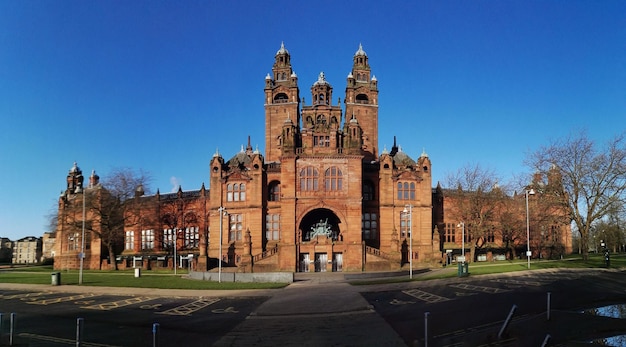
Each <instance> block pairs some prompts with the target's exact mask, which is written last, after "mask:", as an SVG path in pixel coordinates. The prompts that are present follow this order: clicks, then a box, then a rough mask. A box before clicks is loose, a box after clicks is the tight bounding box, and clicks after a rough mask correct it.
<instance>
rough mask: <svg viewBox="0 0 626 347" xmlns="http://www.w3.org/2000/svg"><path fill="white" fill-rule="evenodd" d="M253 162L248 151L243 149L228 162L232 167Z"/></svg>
mask: <svg viewBox="0 0 626 347" xmlns="http://www.w3.org/2000/svg"><path fill="white" fill-rule="evenodd" d="M251 162H252V160H251V159H250V157H249V156H248V155H247V154H246V152H244V151H241V152H239V153H237V154H235V156H233V157H232V158H230V160H228V162H227V164H228V166H230V167H235V166H240V165H247V164H250V163H251Z"/></svg>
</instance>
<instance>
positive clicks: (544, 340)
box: [541, 334, 552, 347]
mask: <svg viewBox="0 0 626 347" xmlns="http://www.w3.org/2000/svg"><path fill="white" fill-rule="evenodd" d="M550 338H552V336H550V334H548V335H546V338H545V339H543V343H542V344H541V347H546V346H547V345H548V342H550Z"/></svg>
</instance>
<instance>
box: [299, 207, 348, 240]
mask: <svg viewBox="0 0 626 347" xmlns="http://www.w3.org/2000/svg"><path fill="white" fill-rule="evenodd" d="M340 223H341V221H340V220H339V217H337V215H335V213H334V212H333V211H331V210H329V209H326V208H318V209H315V210H313V211H311V212H309V213H307V214H306V215H305V216H304V217H303V218H302V220H301V221H300V226H299V228H298V229H299V230H300V241H301V242H309V241H311V240H313V239H315V238H316V237H319V236H326V237H327V238H329V239H331V240H333V241H341V239H342V238H343V236H342V235H341V230H340V228H339V224H340Z"/></svg>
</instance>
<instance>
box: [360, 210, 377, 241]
mask: <svg viewBox="0 0 626 347" xmlns="http://www.w3.org/2000/svg"><path fill="white" fill-rule="evenodd" d="M376 219H377V215H376V213H364V214H363V218H362V221H361V230H362V231H363V238H364V239H365V240H376V239H378V222H377V221H376Z"/></svg>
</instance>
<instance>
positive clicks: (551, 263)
mask: <svg viewBox="0 0 626 347" xmlns="http://www.w3.org/2000/svg"><path fill="white" fill-rule="evenodd" d="M610 267H611V268H621V269H624V268H626V254H625V253H617V254H616V253H614V254H611V258H610ZM559 268H562V269H565V268H570V269H571V268H578V269H583V268H585V269H593V268H606V265H605V260H604V256H603V255H602V254H589V260H586V261H585V260H582V258H581V257H580V256H579V255H573V256H570V257H567V258H564V259H562V260H537V259H531V263H530V270H531V271H532V270H538V269H559ZM524 270H528V262H527V260H525V259H524V260H515V261H508V260H507V261H494V262H480V263H469V269H468V272H469V274H470V276H472V275H486V274H493V273H504V272H514V271H524ZM457 276H458V268H457V264H452V265H450V266H448V267H447V268H444V269H442V270H438V271H432V272H427V273H425V274H423V275H419V276H414V277H413V279H412V280H410V279H409V278H408V276H406V277H404V276H403V277H402V278H384V279H376V280H369V281H368V280H364V281H353V282H350V283H352V284H354V285H367V284H384V283H399V282H409V281H427V280H432V279H441V278H452V277H457Z"/></svg>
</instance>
